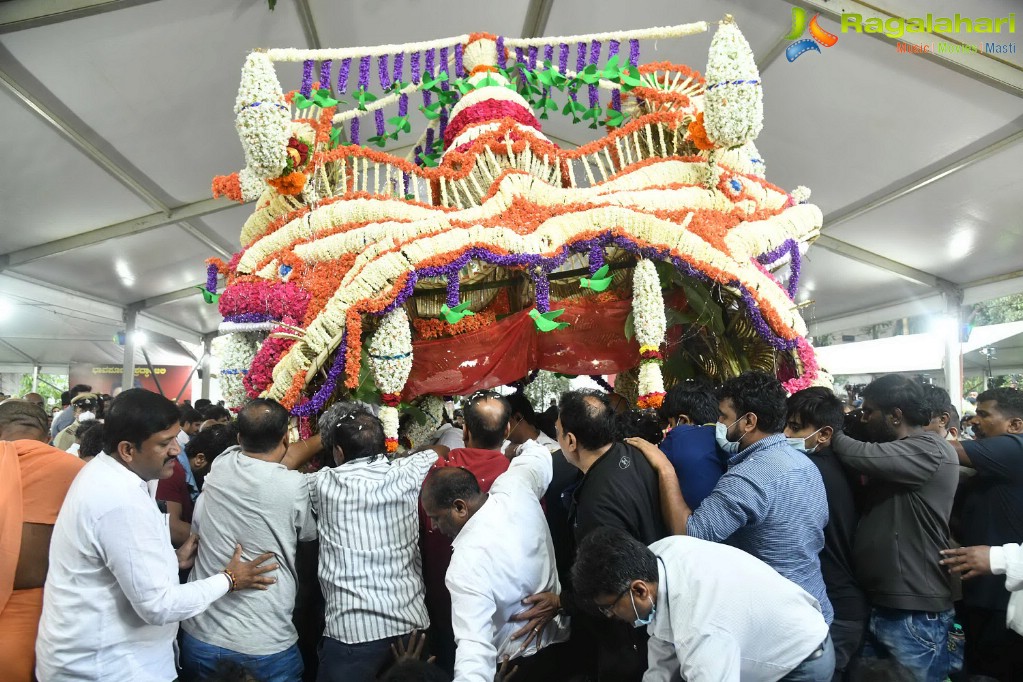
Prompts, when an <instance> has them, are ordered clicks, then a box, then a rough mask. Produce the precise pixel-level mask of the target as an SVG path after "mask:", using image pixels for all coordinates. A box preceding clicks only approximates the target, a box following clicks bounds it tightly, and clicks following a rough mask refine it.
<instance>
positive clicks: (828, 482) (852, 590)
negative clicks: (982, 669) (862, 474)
mask: <svg viewBox="0 0 1023 682" xmlns="http://www.w3.org/2000/svg"><path fill="white" fill-rule="evenodd" d="M786 407H787V409H788V416H787V417H786V418H785V435H786V436H787V438H788V442H789V445H791V446H792V447H793V448H795V449H796V450H799V451H800V452H805V453H806V456H807V457H809V459H810V461H811V462H813V463H814V465H816V467H817V470H818V471H820V474H821V478H822V479H824V488H825V490H826V491H827V494H828V525H826V526H825V527H824V549H822V550H821V553H820V559H821V573H822V575H823V576H824V584H825V586H826V587H827V590H828V599H829V600H830V601H831V606H832V607H833V608H834V609H835V620H834V621H832V623H831V639H832V640H833V641H834V643H835V673H836V675H841V674H844V673H845V670H846V668H847V667H848V665H849V662H850V660H851V659H852V658H853V657H854V656H855V655H856V654H857V652H858V651H859V650H860V647H861V646H862V644H863V638H864V636H865V635H866V631H867V619H868V618H869V617H870V604H869V603H868V602H867V596H866V594H864V592H863V590H862V589H861V588H860V586H859V583H858V582H857V581H856V573H855V568H854V564H853V541H854V538H855V535H856V524H857V523H859V520H860V516H859V513H858V512H857V511H856V504H855V501H854V499H853V491H852V487H851V486H850V485H849V478H848V476H847V475H846V473H845V470H843V469H842V465H841V463H840V462H839V461H838V458H837V456H836V455H835V454H834V453H833V452H832V451H831V437H832V435H834V434H835V432H837V431H841V430H842V426H843V424H844V423H845V415H844V414H843V411H842V401H841V400H839V399H838V397H836V396H835V394H834V393H832V392H831V391H830V390H828V389H827V388H824V387H823V386H814V387H813V388H807V389H803V390H802V391H799V392H798V393H794V394H792V395H791V396H789V399H788V401H787V402H786Z"/></svg>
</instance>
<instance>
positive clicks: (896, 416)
mask: <svg viewBox="0 0 1023 682" xmlns="http://www.w3.org/2000/svg"><path fill="white" fill-rule="evenodd" d="M890 419H891V420H892V424H894V425H895V426H898V425H899V424H901V423H902V408H901V407H896V408H895V409H894V410H892V414H891V417H890Z"/></svg>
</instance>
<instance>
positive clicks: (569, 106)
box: [561, 99, 586, 117]
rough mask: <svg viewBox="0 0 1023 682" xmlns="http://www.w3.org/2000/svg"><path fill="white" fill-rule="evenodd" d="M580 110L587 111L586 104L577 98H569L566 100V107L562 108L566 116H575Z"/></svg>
mask: <svg viewBox="0 0 1023 682" xmlns="http://www.w3.org/2000/svg"><path fill="white" fill-rule="evenodd" d="M580 111H586V105H584V104H583V103H581V102H577V101H575V100H571V99H570V100H568V101H567V102H565V108H564V109H562V110H561V113H563V114H564V115H565V116H573V117H574V116H575V115H576V114H578V113H579V112H580Z"/></svg>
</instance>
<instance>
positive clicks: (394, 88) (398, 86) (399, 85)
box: [384, 79, 410, 92]
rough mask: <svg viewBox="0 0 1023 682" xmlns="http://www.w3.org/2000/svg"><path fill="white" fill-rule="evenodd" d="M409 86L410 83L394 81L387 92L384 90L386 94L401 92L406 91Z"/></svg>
mask: <svg viewBox="0 0 1023 682" xmlns="http://www.w3.org/2000/svg"><path fill="white" fill-rule="evenodd" d="M409 85H410V83H406V82H405V81H403V80H400V79H399V80H396V81H393V82H392V83H391V86H390V87H389V88H387V89H386V90H384V92H399V91H401V90H404V89H405V88H407V87H408V86H409Z"/></svg>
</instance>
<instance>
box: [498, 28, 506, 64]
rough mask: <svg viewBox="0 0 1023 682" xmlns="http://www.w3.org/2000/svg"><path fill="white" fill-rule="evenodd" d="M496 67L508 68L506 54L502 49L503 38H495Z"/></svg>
mask: <svg viewBox="0 0 1023 682" xmlns="http://www.w3.org/2000/svg"><path fill="white" fill-rule="evenodd" d="M497 67H498V68H499V69H507V68H508V54H507V52H505V49H504V36H497Z"/></svg>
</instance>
